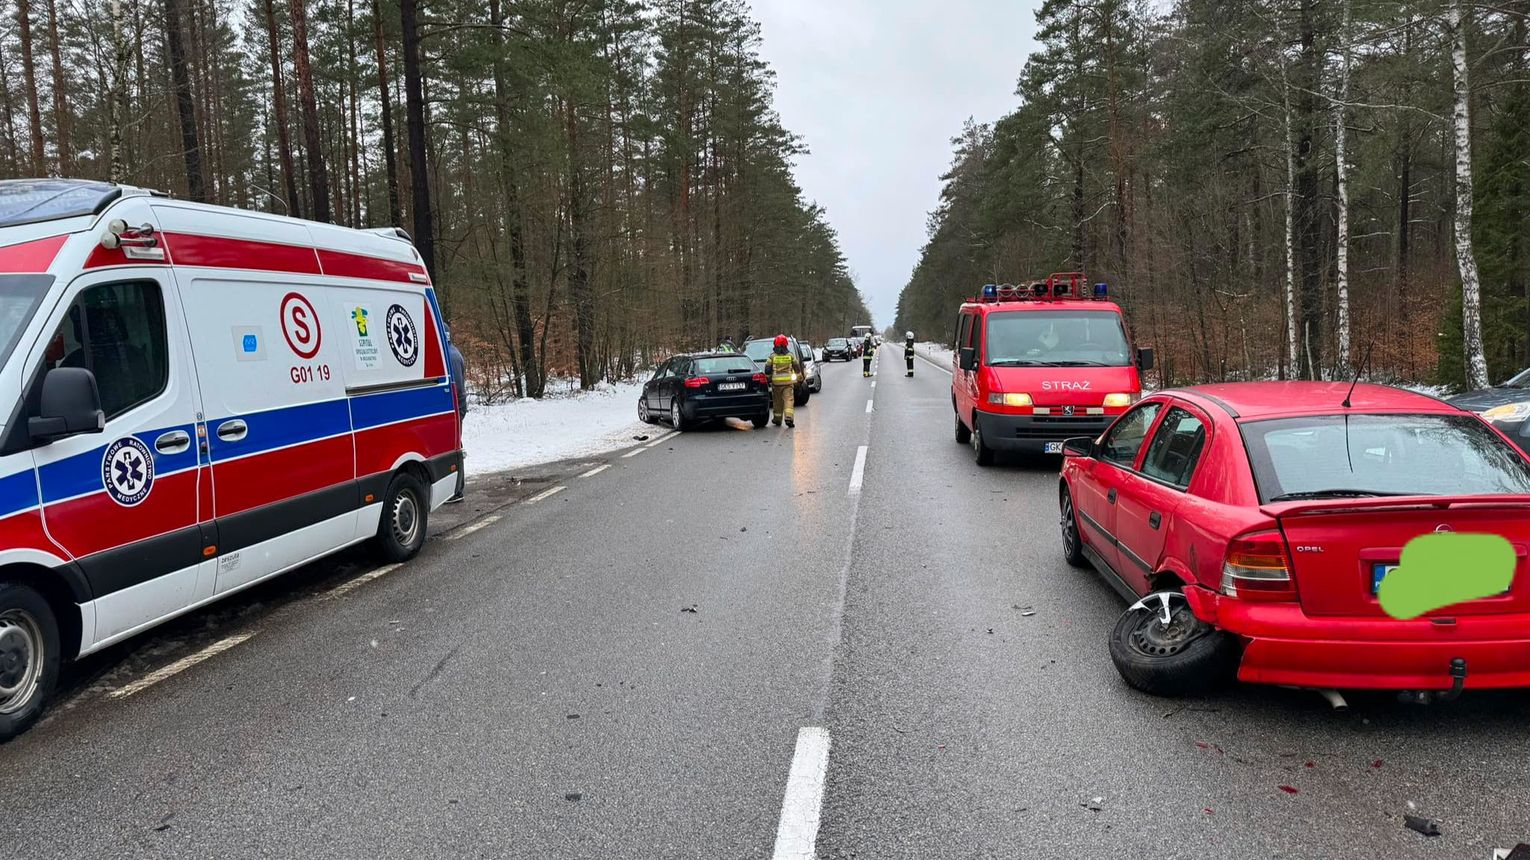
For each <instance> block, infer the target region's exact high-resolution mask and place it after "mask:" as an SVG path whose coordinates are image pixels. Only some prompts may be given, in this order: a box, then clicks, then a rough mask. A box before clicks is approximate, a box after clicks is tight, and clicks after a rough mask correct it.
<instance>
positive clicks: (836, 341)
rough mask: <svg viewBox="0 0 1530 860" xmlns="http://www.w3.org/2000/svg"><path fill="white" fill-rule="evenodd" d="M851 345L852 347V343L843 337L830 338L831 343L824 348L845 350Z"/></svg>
mask: <svg viewBox="0 0 1530 860" xmlns="http://www.w3.org/2000/svg"><path fill="white" fill-rule="evenodd" d="M849 345H850V341H848V340H845V339H844V338H842V337H836V338H830V339H829V342H828V343H826V344H824V346H827V347H830V348H833V349H844V348H845V347H847V346H849Z"/></svg>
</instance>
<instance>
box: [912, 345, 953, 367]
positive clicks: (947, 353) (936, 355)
mask: <svg viewBox="0 0 1530 860" xmlns="http://www.w3.org/2000/svg"><path fill="white" fill-rule="evenodd" d="M914 351H915V352H917V353H919V354H920V355H922V356H924V357H925V358H928V359H929V360H930V361H933V362H935V363H936V364H938V365H940V366H941V368H942V369H944V370H950V369H951V348H950V347H949V346H946V345H945V344H943V343H929V342H927V341H924V342H920V343H916V344H914Z"/></svg>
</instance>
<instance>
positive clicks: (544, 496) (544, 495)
mask: <svg viewBox="0 0 1530 860" xmlns="http://www.w3.org/2000/svg"><path fill="white" fill-rule="evenodd" d="M566 489H568V487H565V486H563V485H562V484H559V485H558V486H556V487H553V488H552V489H549V490H543V491H542V492H540V493H537V494H536V495H535V496H532V497H531V498H529V499H527V500H526V504H528V505H534V504H536V503H537V502H540V501H542V500H543V499H550V498H552V497H553V496H556V495H558V494H559V493H561V492H563V491H564V490H566Z"/></svg>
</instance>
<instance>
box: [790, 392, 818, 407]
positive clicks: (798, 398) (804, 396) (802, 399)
mask: <svg viewBox="0 0 1530 860" xmlns="http://www.w3.org/2000/svg"><path fill="white" fill-rule="evenodd" d="M812 396H813V395H812V393H811V392H809V391H808V390H807V389H806V388H804V389H802V390H801V391H796V392H793V394H792V405H793V406H806V405H807V402H808V398H810V397H812Z"/></svg>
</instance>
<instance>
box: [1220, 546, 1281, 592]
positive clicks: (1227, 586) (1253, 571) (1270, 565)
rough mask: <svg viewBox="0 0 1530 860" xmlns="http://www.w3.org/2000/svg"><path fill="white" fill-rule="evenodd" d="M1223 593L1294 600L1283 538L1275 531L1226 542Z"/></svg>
mask: <svg viewBox="0 0 1530 860" xmlns="http://www.w3.org/2000/svg"><path fill="white" fill-rule="evenodd" d="M1222 593H1223V594H1225V595H1227V596H1228V597H1237V598H1242V599H1244V600H1264V601H1279V600H1295V599H1296V584H1295V583H1294V582H1292V581H1291V564H1290V561H1289V559H1288V558H1287V556H1286V541H1285V538H1283V537H1282V536H1281V534H1280V532H1277V531H1267V532H1255V533H1253V534H1246V535H1240V536H1239V537H1235V538H1233V539H1232V541H1231V542H1230V543H1228V545H1227V559H1226V560H1225V561H1224V562H1223V563H1222Z"/></svg>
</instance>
